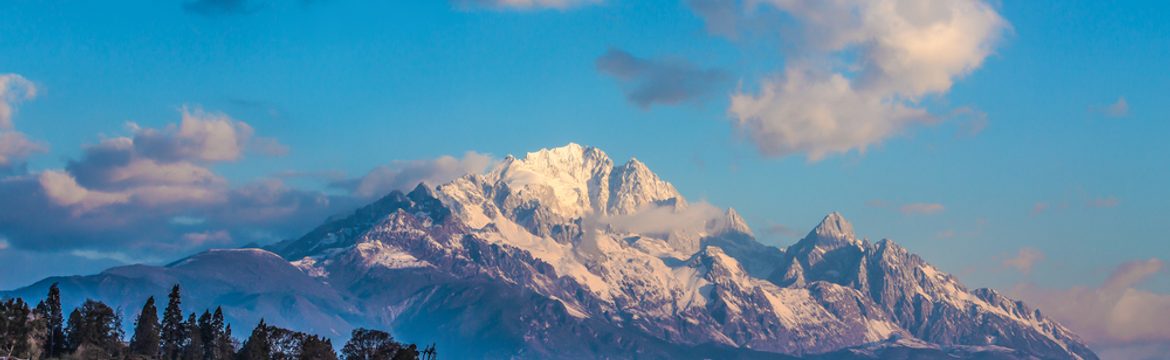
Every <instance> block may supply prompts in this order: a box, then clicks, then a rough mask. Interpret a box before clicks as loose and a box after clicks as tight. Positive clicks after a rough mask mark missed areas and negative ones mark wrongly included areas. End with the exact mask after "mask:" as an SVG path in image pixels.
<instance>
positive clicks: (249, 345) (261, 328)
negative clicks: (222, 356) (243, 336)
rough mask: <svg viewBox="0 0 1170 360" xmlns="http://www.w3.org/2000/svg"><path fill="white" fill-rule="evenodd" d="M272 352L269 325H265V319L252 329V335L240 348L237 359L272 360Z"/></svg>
mask: <svg viewBox="0 0 1170 360" xmlns="http://www.w3.org/2000/svg"><path fill="white" fill-rule="evenodd" d="M271 352H272V344H271V343H269V341H268V325H267V324H264V319H260V324H258V325H256V328H255V329H252V335H251V336H249V337H248V340H245V341H244V346H243V347H242V348H240V354H239V356H237V357H236V358H237V359H239V360H271V357H270V356H269V354H270V353H271Z"/></svg>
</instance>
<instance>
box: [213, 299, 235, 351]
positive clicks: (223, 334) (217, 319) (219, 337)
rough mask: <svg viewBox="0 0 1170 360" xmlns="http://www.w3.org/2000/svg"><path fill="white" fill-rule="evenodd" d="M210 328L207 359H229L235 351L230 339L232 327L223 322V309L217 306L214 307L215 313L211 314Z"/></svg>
mask: <svg viewBox="0 0 1170 360" xmlns="http://www.w3.org/2000/svg"><path fill="white" fill-rule="evenodd" d="M211 329H212V336H211V339H212V341H211V342H209V343H208V346H209V348H210V349H211V356H210V357H208V360H227V359H231V358H232V357H233V356H234V355H235V352H236V349H235V344H233V340H232V327H231V325H227V324H226V322H224V320H223V309H221V308H220V307H218V306H217V307H216V308H215V313H214V314H212V315H211Z"/></svg>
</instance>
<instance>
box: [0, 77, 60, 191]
mask: <svg viewBox="0 0 1170 360" xmlns="http://www.w3.org/2000/svg"><path fill="white" fill-rule="evenodd" d="M36 96H37V86H36V85H35V84H33V83H32V81H29V80H28V79H25V78H24V77H23V76H20V75H19V74H0V175H4V174H6V173H10V172H13V167H15V166H18V165H19V164H20V163H22V162H23V161H24V160H25V159H26V158H28V157H29V156H30V155H32V154H36V153H41V152H44V151H46V150H47V149H48V147H47V146H46V145H44V144H42V143H40V142H37V141H33V140H31V139H29V138H28V137H27V136H25V134H24V133H21V132H19V131H16V125H15V122H14V121H13V119H12V117H13V115H14V114H15V113H16V105H17V104H19V103H21V102H24V101H28V100H32V99H33V98H36Z"/></svg>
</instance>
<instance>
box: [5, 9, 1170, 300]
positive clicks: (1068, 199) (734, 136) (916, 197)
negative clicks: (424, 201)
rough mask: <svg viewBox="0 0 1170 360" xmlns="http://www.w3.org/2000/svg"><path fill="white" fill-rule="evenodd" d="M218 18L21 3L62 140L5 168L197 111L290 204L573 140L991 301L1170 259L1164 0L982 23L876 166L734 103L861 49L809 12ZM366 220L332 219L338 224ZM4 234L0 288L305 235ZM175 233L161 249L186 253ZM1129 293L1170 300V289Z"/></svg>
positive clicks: (26, 54)
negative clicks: (740, 117)
mask: <svg viewBox="0 0 1170 360" xmlns="http://www.w3.org/2000/svg"><path fill="white" fill-rule="evenodd" d="M204 2H206V3H208V4H212V5H215V4H219V5H220V6H226V7H222V8H216V7H210V8H206V9H212V11H209V12H198V11H192V10H191V9H193V8H195V7H193V6H187V7H185V6H184V4H185V3H184V2H183V1H178V0H176V1H119V2H76V1H59V0H53V1H26V0H18V1H7V2H3V3H0V54H3V56H0V74H17V75H19V76H20V77H22V78H24V79H27V80H28V81H29V82H31V83H32V84H33V86H34V87H35V88H36V90H37V93H36V96H35V97H32V98H29V99H23V100H21V101H18V102H15V103H14V104H15V105H14V106H15V109H16V111H15V113H14V115H13V116H12V122H13V124H14V125H13V128H12V129H9V130H10V131H19V132H21V133H23V134H24V135H25V136H26V137H27V138H28V139H33V140H35V141H37V142H38V143H39V144H41V145H42V147H41V148H42V149H41V150H42V151H39V152H35V153H33V154H29V155H28V156H25V157H24V158H23V159H22V161H25V162H27V167H25V168H21V169H19V170H14V171H12V172H11V174H10V175H9V176H11V177H14V178H15V177H24V178H27V179H32V177H35V176H37V174H40V173H43V172H45V171H59V170H60V169H63V168H65V167H66V166H67V164H68V163H69V162H70V161H75V162H76V161H80V159H82V158H83V157H84V156H85V151H86V149H87V146H88V147H92V146H93V145H95V144H98V143H101V142H102V141H103V139H110V138H115V137H119V136H133V135H135V134H137V132H136V131H140V130H135V129H133V128H130V127H128V126H127V123H128V122H133V123H135V124H137V126H138V127H139V129H165V128H166V127H167V126H168V124H175V123H178V122H179V121H180V117H181V113H182V111H183V110H182V109H184V107H186V108H187V109H188V110H189V111H195V110H193V109H203V110H204V111H205V112H206V113H209V114H222V115H226V116H229V117H230V118H231V119H234V120H235V121H240V122H244V123H246V124H247V125H248V126H250V127H251V128H252V129H253V130H254V133H255V136H254V138H255V139H266V140H264V141H265V142H264V143H266V144H272V143H279V144H280V145H277V146H275V148H276V149H274V150H272V151H265V150H263V149H261V150H259V151H252V150H249V152H248V153H247V154H246V155H243V153H241V155H240V156H236V157H233V158H232V159H230V160H227V161H220V160H215V161H212V160H206V159H205V160H206V161H204V162H200V163H198V164H199V165H200V166H205V167H206V168H208V169H211V170H213V171H214V173H215V174H217V175H218V176H221V177H222V179H223V180H224V181H226V182H227V184H228V185H226V187H227V188H237V187H242V186H245V185H247V184H255V183H262V182H265V181H270V180H273V179H279V180H280V184H281V185H280V186H281V189H283V190H282V191H290V192H291V191H294V190H295V191H298V194H302V195H304V194H308V195H305V196H317V195H319V196H335V197H338V198H340V197H344V196H346V194H345V189H342V188H339V187H337V186H332V187H331V186H329V183H330V182H337V181H338V180H339V179H347V178H360V177H362V176H363V175H365V174H367V172H369V171H370V170H371V169H373V168H375V167H378V166H384V167H387V168H389V169H392V170H394V171H399V170H401V169H402V168H404V167H405V168H409V167H410V166H411V165H410V164H412V163H407V162H404V161H407V160H420V161H425V160H427V159H435V158H437V157H439V156H444V155H451V156H455V157H460V158H461V159H462V157H463V156H464V154H465V153H466V152H467V151H474V152H476V153H478V154H490V155H492V156H493V157H496V158H499V157H503V156H504V155H507V154H518V155H519V154H523V153H524V152H528V151H534V150H536V149H539V148H542V147H552V146H559V145H563V144H565V143H568V142H577V143H582V144H588V145H593V146H597V147H600V148H601V149H604V150H605V151H607V152H608V153H609V154H610V155H611V156H612V157H614V158H615V159H619V161H620V160H623V159H626V158H628V157H630V156H637V157H638V158H639V159H640V160H642V161H643V162H645V163H647V164H649V166H650V167H651V168H652V169H653V170H655V171H656V172H657V173H659V174H660V175H661V176H662V177H663V178H665V179H667V180H668V181H671V182H672V183H674V184H675V185H676V186H677V187H678V188H679V189H680V191H681V192H682V193H683V194H684V195H686V196H688V197H689V198H691V199H705V200H707V201H710V202H712V203H714V204H717V205H719V206H724V207H734V208H736V209H737V210H739V211H740V213H741V214H743V215H744V216H745V217H746V219H747V220H748V221H749V222H750V223H751V225H752V226H753V228H755V229H756V232H757V233H758V234H759V235H760V237H761V240H762V241H764V242H766V243H770V244H775V245H778V246H785V245H788V244H790V243H792V242H794V241H795V240H797V239H798V238H799V237H801V236H802V235H803V234H804V233H806V232H807V231H808V230H809V229H810V228H811V227H812V226H814V225H815V224H816V223H817V221H819V219H820V218H821V217H822V216H824V214H826V213H827V212H830V211H841V212H843V213H844V214H845V215H846V217H848V218H849V219H850V220H851V221H853V222H854V224H855V226H856V228H857V229H858V231H859V232H860V233H861V234H860V235H863V236H868V237H870V238H871V239H875V240H876V239H880V238H884V237H888V238H891V239H894V240H895V241H898V242H899V243H902V244H904V245H905V246H907V247H908V248H910V249H911V250H912V251H915V252H917V253H919V254H921V255H922V256H923V257H924V258H926V259H927V260H929V261H931V262H933V263H935V264H936V265H938V266H939V267H940V268H942V269H944V270H946V271H949V272H951V273H955V274H957V275H958V276H959V277H960V278H961V279H963V280H964V281H965V282H966V283H968V284H969V285H972V286H976V287H978V286H993V287H997V288H1002V289H1011V288H1018V287H1020V286H1023V285H1021V284H1031V285H1027V286H1031V287H1033V288H1041V289H1065V288H1071V287H1076V286H1084V287H1090V288H1091V287H1093V286H1097V284H1100V283H1101V282H1102V281H1105V279H1106V278H1107V277H1108V276H1109V274H1110V272H1111V271H1113V270H1114V269H1115V268H1117V267H1118V266H1119V265H1121V264H1123V263H1126V262H1130V261H1137V260H1146V259H1150V258H1156V259H1160V260H1161V261H1167V260H1170V258H1168V256H1170V255H1168V254H1170V245H1168V244H1170V237H1168V236H1167V235H1166V234H1168V233H1170V222H1168V221H1166V220H1165V219H1164V217H1165V215H1166V214H1170V201H1168V200H1170V190H1168V189H1167V187H1166V185H1165V184H1170V142H1167V141H1166V140H1165V139H1166V134H1170V121H1167V120H1168V119H1167V118H1166V117H1167V115H1165V114H1168V113H1170V102H1167V101H1165V98H1166V95H1165V94H1167V93H1170V21H1165V20H1166V19H1170V6H1168V5H1167V4H1166V3H1165V2H1155V1H1126V2H1099V1H1058V2H1047V1H1008V2H1002V3H999V2H996V3H993V4H989V5H987V6H989V8H990V9H993V11H994V12H995V13H996V14H998V16H1000V17H1001V18H1002V20H1003V21H1004V23H1003V27H1002V29H1001V30H1002V34H1000V35H998V36H995V39H994V41H990V46H989V50H990V52H989V53H987V54H986V56H979V60H980V61H979V62H978V64H977V65H976V66H974V67H972V68H971V69H969V71H963V72H961V73H954V74H950V75H951V80H953V83H952V84H949V86H947V87H946V88H945V89H943V90H941V91H931V92H925V93H922V94H920V95H922V96H920V97H921V99H919V100H918V101H917V102H915V103H913V104H912V106H913V107H915V108H919V109H924V111H928V112H929V113H930V114H931V119H930V120H929V121H918V122H914V123H912V124H910V125H907V126H904V127H900V128H899V129H898V130H897V131H894V132H893V133H891V134H888V135H887V136H882V137H879V138H877V139H876V140H875V141H874V142H872V143H870V144H868V146H866V149H865V151H864V152H861V151H858V149H859V148H857V147H854V148H851V149H850V151H848V152H845V153H830V154H828V155H826V156H824V157H823V158H820V159H815V160H814V159H810V158H809V155H810V154H809V152H808V151H788V152H783V153H781V154H775V153H771V154H768V153H767V152H766V151H765V152H761V151H760V150H759V149H760V146H758V145H759V144H760V142H761V140H758V139H756V138H753V136H752V133H750V131H745V130H744V128H742V127H739V126H737V125H736V121H737V120H736V119H737V118H736V115H737V114H736V113H735V112H734V111H733V110H732V107H731V106H732V104H731V103H732V98H733V97H734V96H735V95H736V94H747V95H749V96H750V95H755V94H759V93H760V89H761V88H762V86H763V84H765V83H766V82H767V81H768V79H774V78H775V77H776V76H778V75H777V74H782V73H783V71H784V70H785V69H786V68H792V67H795V66H798V65H796V64H798V62H800V61H808V60H809V59H824V58H830V59H836V60H835V61H841V62H845V63H849V62H856V61H857V57H859V56H863V55H857V54H855V53H853V51H856V49H845V50H844V51H837V52H830V53H828V54H827V55H828V56H827V57H826V56H824V55H826V54H824V53H819V54H813V55H815V56H809V55H808V54H807V53H808V52H809V50H808V48H812V47H816V46H817V44H816V43H815V41H813V42H806V43H803V44H802V43H800V41H794V40H792V38H794V37H798V36H799V35H794V34H795V33H799V31H800V30H801V28H800V21H799V14H795V13H796V12H798V10H793V9H791V8H789V9H787V10H788V12H789V13H785V11H784V9H782V8H781V9H774V8H769V7H767V6H760V7H759V8H757V9H755V12H750V15H751V16H750V19H746V20H738V21H740V22H738V23H737V24H738V25H737V26H742V27H741V28H737V32H736V36H733V37H729V36H724V35H721V34H719V33H713V32H711V31H709V30H710V27H709V26H708V25H710V21H712V20H711V19H710V18H704V17H703V16H701V14H700V12H699V11H696V8H695V6H694V5H695V4H698V3H702V2H701V1H692V2H687V1H678V0H674V1H667V0H662V1H657V0H655V1H622V0H606V1H602V2H592V1H586V2H577V1H555V0H550V1H537V2H533V3H531V4H533V5H532V7H530V8H523V9H520V8H515V7H508V6H504V5H491V3H492V2H491V1H467V2H454V3H449V2H445V1H409V2H403V1H394V2H356V1H339V0H319V1H294V0H253V1H204ZM781 2H783V1H781ZM709 3H721V2H717V1H716V2H709ZM733 3H734V2H727V3H725V5H727V4H730V5H728V6H732V7H736V6H737V5H735V4H733ZM235 4H242V5H240V6H241V7H236V8H233V7H231V6H232V5H235ZM542 4H543V5H548V6H542ZM562 5H563V6H562ZM215 9H223V10H225V11H223V12H217V11H215ZM736 9H740V10H742V8H739V7H736ZM741 15H742V14H741ZM746 17H747V16H746V15H745V18H746ZM794 18H795V19H796V20H794ZM810 44H811V45H810ZM863 46H864V44H863ZM611 50H615V51H618V52H621V53H623V54H627V55H629V56H631V57H632V59H633V61H635V62H634V63H624V65H631V66H634V67H627V68H622V69H626V70H629V69H635V70H636V69H643V70H644V69H651V70H644V71H643V72H640V73H637V74H640V75H633V77H632V78H623V77H621V76H619V75H617V74H618V71H619V70H621V69H618V68H607V67H604V66H600V62H599V57H602V56H603V55H605V54H607V52H609V51H611ZM662 69H666V70H662ZM671 71H674V72H671ZM697 71H699V72H701V71H708V73H709V74H714V75H713V77H712V78H711V79H712V80H711V81H700V80H696V82H694V83H688V84H687V86H688V87H687V88H686V89H684V90H687V91H683V92H682V93H681V94H683V95H682V96H683V98H682V99H674V100H670V99H666V100H661V101H658V102H651V103H649V105H648V106H646V105H645V104H639V103H636V102H634V101H630V100H629V99H627V96H626V93H627V92H629V91H633V90H635V89H636V88H637V87H638V86H640V83H639V81H653V79H654V74H667V75H666V77H667V78H670V79H677V78H686V76H689V75H693V74H694V73H696V72H697ZM850 71H853V70H850ZM859 72H861V71H859ZM849 74H852V73H849ZM863 75H864V73H860V74H857V76H858V77H861V76H863ZM639 76H643V77H639ZM646 79H650V80H646ZM891 81H896V80H891ZM668 85H669V84H668ZM692 85H693V86H692ZM901 95H905V94H901ZM164 132H165V131H164ZM255 139H254V140H255ZM257 143H259V142H257ZM248 146H249V147H250V149H251V148H257V149H259V148H260V147H258V146H255V144H252V143H250V144H249V145H248ZM285 150H287V151H285ZM415 164H416V165H417V164H421V163H415ZM292 173H297V174H303V175H304V176H289V175H290V174H292ZM13 181H14V182H15V181H16V180H13ZM30 181H31V180H30ZM82 185H85V184H82ZM91 190H92V189H91ZM312 192H320V194H317V195H312V194H310V193H312ZM281 194H285V193H284V192H282V193H281ZM321 194H324V195H321ZM355 203H357V201H356V200H354V201H349V202H347V201H345V200H335V201H333V202H332V203H331V207H330V208H329V209H330V210H338V211H340V209H343V208H345V206H351V205H353V204H355ZM300 204H301V205H303V203H300ZM204 210H205V211H213V210H206V209H204ZM0 211H4V212H20V211H25V209H17V208H14V206H7V207H3V208H2V209H0ZM13 214H14V213H10V214H9V215H13ZM314 215H316V214H314ZM12 217H13V216H7V218H12ZM265 224H268V223H265ZM202 225H205V226H206V227H208V228H206V229H203V228H201V229H200V231H202V233H203V234H205V235H206V234H213V235H214V234H219V233H216V232H215V229H212V228H210V227H213V226H215V225H216V224H215V223H214V222H209V223H206V224H202ZM3 226H13V225H11V223H8V225H4V224H3V223H0V235H2V236H4V239H5V240H2V241H4V242H3V243H0V245H3V246H0V259H5V258H7V259H8V260H10V261H16V262H17V263H23V264H26V266H25V267H24V268H23V270H20V271H17V272H16V273H15V274H9V275H0V288H11V287H15V286H19V285H22V284H26V283H29V282H31V281H33V280H35V279H37V278H39V277H42V276H46V275H56V274H71V273H85V272H93V271H96V270H100V269H101V268H104V267H106V266H110V265H115V264H118V263H120V262H124V261H140V260H144V259H145V260H148V261H150V260H153V261H156V262H162V261H166V260H170V259H173V258H174V257H177V256H180V255H181V254H182V253H185V252H189V251H194V250H197V249H198V248H199V247H200V246H204V247H206V246H213V245H220V246H223V245H240V244H243V243H245V242H248V241H252V240H257V239H261V240H262V239H271V238H280V237H288V236H295V235H296V234H297V232H298V231H303V230H304V229H301V228H300V227H297V226H283V225H282V226H279V229H278V230H274V229H269V228H265V227H264V225H263V224H248V226H246V227H236V228H232V229H231V230H230V232H229V233H227V235H225V236H224V237H225V239H224V240H223V241H221V242H218V243H216V242H211V243H204V242H195V243H194V244H196V245H183V246H176V247H168V248H167V249H170V250H168V251H170V252H166V251H163V252H161V253H160V252H158V251H155V250H149V251H148V250H141V249H154V248H151V247H149V246H146V247H141V246H140V247H133V246H131V247H126V248H121V247H119V246H125V244H123V243H117V242H101V241H97V242H87V241H63V240H61V237H60V236H52V237H50V236H46V237H43V238H38V234H37V233H36V232H35V229H34V230H28V229H23V230H20V231H14V230H12V229H5V228H4V227H3ZM306 226H307V225H301V227H306ZM6 230H8V231H6ZM124 230H125V229H121V230H119V229H114V230H110V231H111V232H109V234H123V232H122V231H124ZM159 231H160V232H158V233H157V235H155V236H157V238H152V239H154V240H153V241H158V242H162V243H170V242H176V241H178V240H175V239H173V238H168V237H173V236H178V235H180V234H181V232H174V231H170V230H159ZM15 232H19V233H20V234H19V236H18V235H16V234H14V233H15ZM248 234H263V235H256V236H251V235H248ZM57 242H60V244H57ZM139 245H140V244H139ZM135 246H138V245H135ZM127 248H129V249H140V251H138V253H135V250H125V249H127ZM1022 249H1029V250H1026V251H1025V252H1029V253H1032V254H1040V255H1039V256H1033V257H1032V260H1035V261H1024V263H1027V265H1030V266H1016V267H1012V266H1006V265H1005V261H1008V260H1011V259H1016V260H1020V259H1019V257H1018V255H1019V254H1020V252H1021V250H1022ZM146 252H149V253H152V254H156V256H155V257H149V256H145V255H143V253H146ZM6 253H7V254H6ZM158 254H165V255H158ZM83 255H85V256H83ZM43 259H51V260H49V261H50V262H51V263H53V264H52V265H44V264H45V263H46V261H43ZM1021 261H1023V260H1021ZM61 264H68V265H61ZM1012 264H1022V263H1012ZM1134 286H1136V287H1138V288H1140V289H1143V291H1152V292H1154V293H1155V294H1166V293H1170V276H1167V274H1166V273H1165V272H1160V273H1157V274H1155V275H1152V276H1149V277H1148V278H1147V279H1146V281H1144V282H1142V283H1140V284H1137V285H1134ZM1054 291H1055V290H1054Z"/></svg>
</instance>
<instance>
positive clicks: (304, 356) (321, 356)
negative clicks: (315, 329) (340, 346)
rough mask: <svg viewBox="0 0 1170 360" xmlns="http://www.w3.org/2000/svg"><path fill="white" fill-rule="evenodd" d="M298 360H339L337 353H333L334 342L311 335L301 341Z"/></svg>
mask: <svg viewBox="0 0 1170 360" xmlns="http://www.w3.org/2000/svg"><path fill="white" fill-rule="evenodd" d="M297 360H337V353H336V352H333V342H332V341H330V340H329V339H326V338H323V337H318V336H316V335H309V336H306V337H305V339H304V340H303V341H301V350H300V357H298V358H297Z"/></svg>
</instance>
